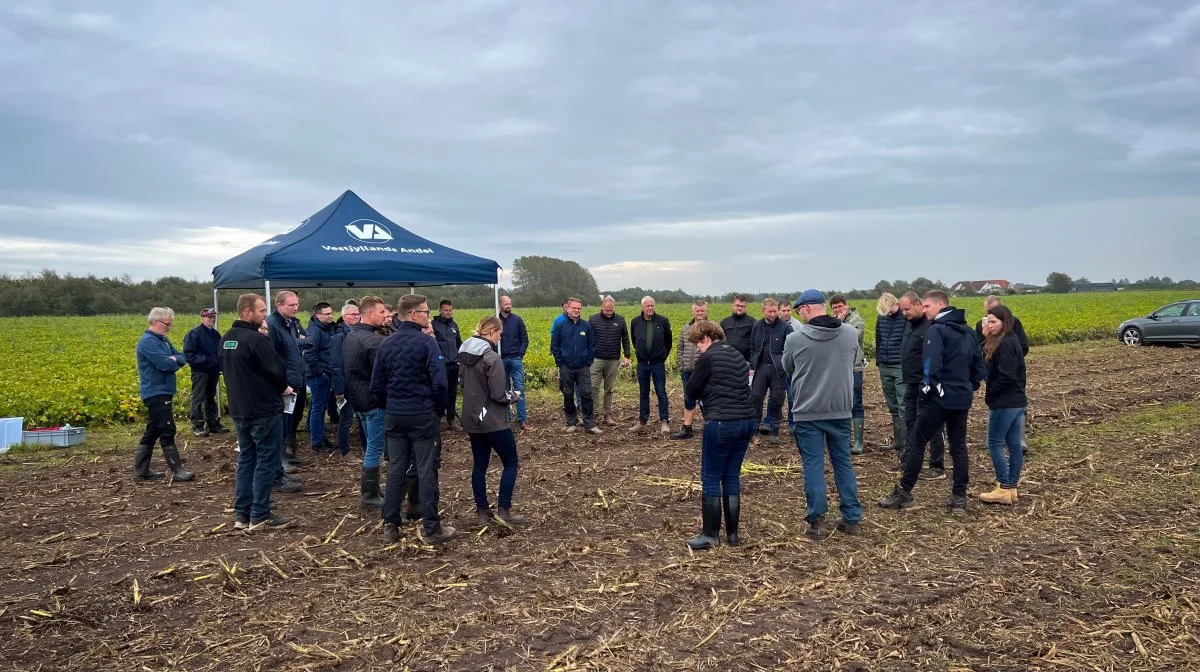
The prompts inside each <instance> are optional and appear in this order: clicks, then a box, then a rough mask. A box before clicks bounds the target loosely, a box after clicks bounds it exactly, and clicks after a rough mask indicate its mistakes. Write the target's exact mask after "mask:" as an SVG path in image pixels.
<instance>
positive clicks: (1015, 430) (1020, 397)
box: [979, 305, 1029, 504]
mask: <svg viewBox="0 0 1200 672" xmlns="http://www.w3.org/2000/svg"><path fill="white" fill-rule="evenodd" d="M1013 322H1014V320H1013V314H1012V311H1010V310H1009V309H1008V307H1007V306H1002V305H998V306H994V307H992V308H991V309H989V310H988V312H987V316H986V317H984V319H983V355H984V358H985V359H986V360H987V365H988V376H987V393H986V395H985V396H984V400H985V401H986V402H987V405H988V428H987V445H988V452H989V453H991V455H992V465H993V466H994V467H995V468H996V481H997V482H998V485H997V486H996V488H995V489H994V490H992V491H991V492H985V493H983V494H982V495H980V496H979V501H981V502H987V503H989V504H1016V503H1017V481H1019V480H1020V479H1021V465H1022V463H1023V462H1024V456H1023V454H1022V451H1021V426H1022V424H1023V423H1022V420H1023V418H1024V416H1025V407H1026V406H1027V405H1028V404H1029V401H1028V399H1027V398H1026V396H1025V354H1024V353H1023V351H1022V349H1021V341H1020V339H1019V338H1018V337H1017V335H1016V334H1015V333H1013ZM1005 446H1007V447H1008V451H1007V456H1006V453H1005V450H1004V448H1005Z"/></svg>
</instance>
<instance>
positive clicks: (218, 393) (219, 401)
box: [213, 287, 221, 420]
mask: <svg viewBox="0 0 1200 672" xmlns="http://www.w3.org/2000/svg"><path fill="white" fill-rule="evenodd" d="M213 312H214V313H216V314H217V315H218V317H217V319H218V320H219V319H221V318H220V317H219V316H220V314H221V312H220V311H219V310H217V288H216V287H214V288H213ZM220 419H221V378H220V377H219V376H218V377H217V420H220Z"/></svg>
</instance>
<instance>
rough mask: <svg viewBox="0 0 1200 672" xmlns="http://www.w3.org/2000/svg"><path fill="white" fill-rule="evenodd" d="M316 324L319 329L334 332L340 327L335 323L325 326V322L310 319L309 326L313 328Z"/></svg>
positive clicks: (313, 318)
mask: <svg viewBox="0 0 1200 672" xmlns="http://www.w3.org/2000/svg"><path fill="white" fill-rule="evenodd" d="M314 324H315V325H317V326H318V327H320V328H322V329H324V330H325V331H334V330H335V329H337V326H338V325H337V324H335V323H333V322H330V323H329V324H325V323H324V322H322V321H320V320H318V319H317V318H315V317H310V318H308V326H310V327H311V326H312V325H314Z"/></svg>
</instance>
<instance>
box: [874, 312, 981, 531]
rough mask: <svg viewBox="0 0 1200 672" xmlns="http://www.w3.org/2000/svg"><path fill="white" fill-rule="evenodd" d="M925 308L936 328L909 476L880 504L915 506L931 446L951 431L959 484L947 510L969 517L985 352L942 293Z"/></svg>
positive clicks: (928, 341)
mask: <svg viewBox="0 0 1200 672" xmlns="http://www.w3.org/2000/svg"><path fill="white" fill-rule="evenodd" d="M922 305H923V307H924V310H925V315H926V317H927V318H929V320H930V321H931V322H932V323H933V324H932V325H931V326H930V327H929V331H927V332H925V346H924V348H923V350H922V359H923V360H924V374H923V379H922V382H921V394H920V396H919V397H918V399H917V424H916V426H915V427H914V428H913V432H912V434H910V435H909V436H908V451H907V453H906V454H905V459H904V474H903V475H902V476H901V478H900V484H899V485H897V486H896V488H895V490H893V492H892V494H891V495H890V496H888V497H885V498H883V499H881V500H879V505H880V506H882V507H884V508H886V509H899V508H905V507H908V506H911V505H912V502H913V496H912V489H913V486H914V485H916V484H917V478H918V476H919V474H920V472H921V463H922V462H924V461H925V445H926V444H927V443H928V442H929V440H930V439H931V438H933V436H934V435H935V434H937V433H938V432H939V431H941V429H942V425H945V426H946V433H947V435H948V438H949V443H950V459H951V460H952V462H953V464H954V479H953V481H952V483H953V485H952V488H951V491H950V499H949V501H948V502H947V505H948V506H949V507H950V512H951V513H954V514H957V515H963V514H966V512H967V484H968V483H969V481H970V479H969V477H968V474H967V469H968V466H967V465H968V458H967V414H968V412H969V411H970V410H971V401H972V400H973V399H974V396H975V391H976V390H978V389H979V385H980V383H982V382H983V380H984V379H985V378H987V367H986V365H985V363H984V360H983V352H982V351H981V350H980V349H979V341H978V340H977V339H976V338H975V333H974V332H973V331H972V330H971V327H970V326H968V325H967V320H966V317H965V314H964V313H963V311H962V310H961V309H959V308H955V307H954V306H951V305H950V297H948V296H947V295H946V293H945V292H943V291H941V290H936V289H935V290H933V291H930V292H926V294H925V298H924V301H923V302H922Z"/></svg>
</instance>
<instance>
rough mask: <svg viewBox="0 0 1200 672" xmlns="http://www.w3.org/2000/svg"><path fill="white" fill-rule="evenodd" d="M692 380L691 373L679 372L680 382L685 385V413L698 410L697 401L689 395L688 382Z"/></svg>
mask: <svg viewBox="0 0 1200 672" xmlns="http://www.w3.org/2000/svg"><path fill="white" fill-rule="evenodd" d="M691 379H692V372H691V371H680V372H679V380H680V381H681V382H682V383H683V410H685V411H693V410H696V400H695V399H692V398H691V397H689V396H688V393H687V386H688V381H689V380H691Z"/></svg>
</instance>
